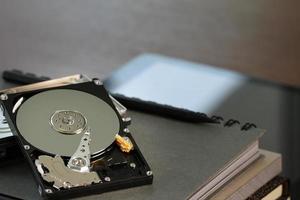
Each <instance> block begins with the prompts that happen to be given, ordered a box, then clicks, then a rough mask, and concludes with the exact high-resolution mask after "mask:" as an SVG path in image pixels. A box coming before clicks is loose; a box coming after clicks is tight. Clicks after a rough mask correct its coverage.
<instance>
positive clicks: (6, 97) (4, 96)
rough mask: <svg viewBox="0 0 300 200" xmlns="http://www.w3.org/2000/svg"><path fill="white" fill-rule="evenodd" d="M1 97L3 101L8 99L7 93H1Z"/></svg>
mask: <svg viewBox="0 0 300 200" xmlns="http://www.w3.org/2000/svg"><path fill="white" fill-rule="evenodd" d="M0 99H1V100H2V101H5V100H7V99H8V96H7V94H1V95H0Z"/></svg>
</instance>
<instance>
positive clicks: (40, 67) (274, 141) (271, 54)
mask: <svg viewBox="0 0 300 200" xmlns="http://www.w3.org/2000/svg"><path fill="white" fill-rule="evenodd" d="M109 2H110V3H107V1H94V0H88V1H85V2H84V3H83V2H82V1H76V0H75V1H73V0H72V1H70V0H63V1H55V2H51V3H49V2H48V1H37V0H28V1H16V0H0V66H1V70H3V69H7V68H19V69H23V70H25V71H29V72H35V73H38V74H41V75H48V76H51V77H61V76H64V75H70V74H75V73H84V74H87V75H90V76H95V77H96V76H97V77H100V78H104V77H106V76H107V75H109V73H110V72H111V71H112V70H113V69H115V68H117V67H118V66H120V65H122V64H124V63H125V62H127V61H128V60H130V59H132V58H133V57H134V56H136V55H138V54H139V53H144V52H147V51H150V52H155V53H162V54H165V55H170V56H177V57H180V58H186V59H190V60H193V61H199V62H204V63H209V64H215V65H219V66H225V67H228V68H234V69H236V70H239V71H243V72H247V73H249V74H251V75H255V76H260V77H264V78H267V79H270V80H276V81H280V82H285V83H288V84H292V85H299V67H298V66H299V56H298V55H297V53H298V52H299V40H298V36H299V26H298V24H297V22H298V21H297V19H298V18H299V15H298V14H299V12H298V6H295V5H294V3H297V2H294V3H293V2H292V1H288V3H283V2H287V1H280V2H277V3H278V4H276V5H277V6H275V7H274V9H269V8H271V7H272V6H271V7H270V4H272V5H274V4H273V1H269V0H268V1H264V2H263V3H261V1H251V2H247V3H246V4H244V3H245V2H237V1H232V0H226V1H224V2H220V1H188V2H183V1H177V0H173V1H171V0H167V1H163V2H162V1H155V0H153V1H140V2H139V3H137V2H133V1H130V0H126V1H122V2H120V1H109ZM198 2H201V3H198ZM283 4H284V5H283ZM186 13H188V14H186ZM297 13H298V14H297ZM195 16H197V17H195ZM287 22H289V23H287ZM295 24H296V25H295ZM223 31H224V32H223ZM274 58H276V59H274ZM282 66H284V67H282ZM1 86H2V87H6V86H8V85H3V84H2V85H1ZM299 102H300V94H299V90H296V89H294V90H293V89H287V88H284V87H281V86H276V85H272V84H265V83H263V82H258V81H254V80H250V81H249V82H248V83H247V84H245V85H244V86H243V87H241V88H240V89H239V90H237V91H236V92H235V94H233V95H232V96H231V97H230V98H228V99H227V100H226V101H224V102H223V103H222V104H220V105H219V108H218V109H217V110H215V111H214V114H219V115H223V116H224V117H225V118H237V119H240V120H241V121H251V122H254V123H256V124H257V125H258V126H260V127H263V128H266V129H267V130H268V133H267V134H266V135H265V136H264V137H263V139H262V146H263V148H266V149H269V150H273V151H277V152H281V153H282V154H283V161H284V163H283V166H284V175H287V176H288V177H290V178H291V180H292V183H293V186H294V188H296V187H299V186H300V182H299V179H300V171H299V169H300V163H299V155H300V148H299V145H298V141H299V130H300V127H299V123H298V122H299V117H300V116H299V113H300V112H299V110H300V105H299ZM6 170H7V171H6ZM6 170H5V176H3V177H2V176H1V182H2V181H4V182H5V184H2V185H1V191H4V192H5V191H7V192H8V193H9V192H11V193H12V194H14V193H16V192H22V193H23V194H24V195H25V194H28V193H30V194H31V195H37V193H36V190H35V188H33V187H32V185H34V183H33V180H32V178H31V175H30V172H29V170H28V169H27V167H26V165H24V164H18V165H16V166H13V167H8V168H7V169H6ZM294 192H295V193H296V192H297V191H296V190H294ZM298 195H299V194H298ZM35 197H36V196H35Z"/></svg>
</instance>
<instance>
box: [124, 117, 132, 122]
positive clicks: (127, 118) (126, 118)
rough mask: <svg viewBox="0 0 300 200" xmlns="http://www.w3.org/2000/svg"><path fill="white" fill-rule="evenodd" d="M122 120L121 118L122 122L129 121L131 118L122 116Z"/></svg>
mask: <svg viewBox="0 0 300 200" xmlns="http://www.w3.org/2000/svg"><path fill="white" fill-rule="evenodd" d="M122 120H123V122H130V121H131V118H130V117H123V118H122Z"/></svg>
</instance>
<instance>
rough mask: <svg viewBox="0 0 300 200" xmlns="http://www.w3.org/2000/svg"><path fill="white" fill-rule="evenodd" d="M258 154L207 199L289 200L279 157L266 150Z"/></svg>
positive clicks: (286, 183) (287, 184)
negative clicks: (257, 157)
mask: <svg viewBox="0 0 300 200" xmlns="http://www.w3.org/2000/svg"><path fill="white" fill-rule="evenodd" d="M260 153H261V156H260V158H259V159H257V160H256V161H255V162H253V163H252V164H251V165H249V166H248V167H247V168H246V169H245V170H243V171H242V172H241V173H240V174H238V175H237V176H235V177H234V178H233V179H231V180H230V181H229V182H227V183H226V184H225V185H224V186H223V187H222V188H221V189H219V190H218V191H217V192H215V193H214V194H213V195H212V196H210V198H209V199H212V200H219V199H228V200H229V199H230V200H240V199H247V200H259V199H262V200H277V199H280V200H286V199H290V189H289V181H288V179H286V178H283V177H281V176H280V173H281V170H282V165H281V155H280V154H277V153H274V152H270V151H266V150H260Z"/></svg>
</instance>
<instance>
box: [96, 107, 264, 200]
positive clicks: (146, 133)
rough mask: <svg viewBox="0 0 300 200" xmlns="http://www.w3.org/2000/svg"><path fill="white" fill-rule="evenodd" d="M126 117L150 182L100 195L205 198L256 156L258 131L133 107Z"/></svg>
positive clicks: (148, 199)
mask: <svg viewBox="0 0 300 200" xmlns="http://www.w3.org/2000/svg"><path fill="white" fill-rule="evenodd" d="M129 115H130V116H131V117H132V125H131V129H130V130H131V132H132V134H133V136H134V137H135V138H136V141H137V142H138V143H139V144H140V146H141V147H140V149H141V151H142V152H143V154H144V156H145V158H146V159H147V160H148V161H149V164H150V166H151V169H152V170H153V174H155V179H154V183H153V185H151V186H145V187H139V188H133V189H128V190H122V191H115V192H111V193H106V194H102V195H101V198H103V199H107V200H110V199H123V200H129V199H145V200H150V199H151V200H152V199H153V200H154V199H155V200H156V199H172V200H176V199H178V200H179V199H180V200H182V199H205V198H206V197H207V196H208V195H210V194H212V193H213V192H215V191H216V190H217V189H218V188H220V187H221V186H222V185H223V184H225V183H226V182H227V181H228V180H230V179H231V178H233V177H234V176H235V175H236V174H237V173H239V172H240V171H242V170H243V169H244V168H246V167H247V166H248V165H249V164H250V163H252V162H253V161H254V160H256V159H257V157H258V156H259V151H258V140H259V137H260V136H261V135H262V134H263V133H264V130H262V129H258V128H251V129H249V130H241V129H240V127H237V126H235V127H224V126H223V125H218V124H209V123H206V124H195V123H187V122H182V121H178V120H174V119H169V118H164V117H160V116H157V115H150V114H145V113H141V112H137V111H129ZM246 155H247V156H246ZM208 186H209V187H208ZM91 199H96V197H94V198H93V197H91Z"/></svg>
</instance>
